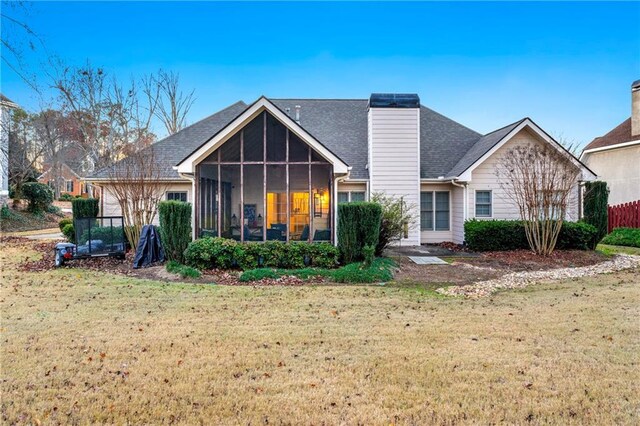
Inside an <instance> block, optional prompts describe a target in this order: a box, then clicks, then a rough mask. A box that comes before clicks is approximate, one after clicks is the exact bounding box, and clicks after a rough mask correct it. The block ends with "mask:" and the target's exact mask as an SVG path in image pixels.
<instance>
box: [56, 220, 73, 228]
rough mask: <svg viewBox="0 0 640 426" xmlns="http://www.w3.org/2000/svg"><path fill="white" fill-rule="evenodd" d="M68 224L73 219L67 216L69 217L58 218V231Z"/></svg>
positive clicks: (71, 222)
mask: <svg viewBox="0 0 640 426" xmlns="http://www.w3.org/2000/svg"><path fill="white" fill-rule="evenodd" d="M69 224H73V219H71V218H69V217H65V218H64V219H62V220H60V222H58V226H59V227H60V231H62V229H64V227H65V226H66V225H69Z"/></svg>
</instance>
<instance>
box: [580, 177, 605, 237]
mask: <svg viewBox="0 0 640 426" xmlns="http://www.w3.org/2000/svg"><path fill="white" fill-rule="evenodd" d="M584 189H585V191H584V219H583V220H584V221H585V222H586V223H588V224H590V225H593V226H595V227H596V230H597V234H596V236H595V238H594V241H593V247H591V248H592V249H595V248H596V245H598V242H599V241H600V240H602V239H603V238H604V236H605V235H607V232H608V230H609V229H608V224H609V209H608V204H609V189H607V183H606V182H601V181H595V182H586V183H585V186H584Z"/></svg>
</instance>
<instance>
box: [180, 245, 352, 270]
mask: <svg viewBox="0 0 640 426" xmlns="http://www.w3.org/2000/svg"><path fill="white" fill-rule="evenodd" d="M338 253H339V252H338V248H337V247H334V246H333V245H331V244H329V243H305V242H296V243H288V244H287V243H284V242H281V241H266V242H264V243H257V242H248V243H244V244H242V243H238V242H236V241H235V240H229V239H226V238H219V237H216V238H212V237H205V238H200V239H198V240H196V241H193V242H191V243H189V245H188V247H187V249H186V250H185V252H184V254H185V263H186V264H187V265H190V266H193V267H195V268H198V269H213V268H218V269H230V268H240V269H243V270H251V269H256V268H281V269H301V268H305V267H306V266H315V267H320V268H335V267H336V266H337V265H338Z"/></svg>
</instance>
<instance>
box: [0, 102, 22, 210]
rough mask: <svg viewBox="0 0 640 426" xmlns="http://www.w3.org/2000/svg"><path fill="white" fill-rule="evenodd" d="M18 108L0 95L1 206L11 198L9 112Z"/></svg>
mask: <svg viewBox="0 0 640 426" xmlns="http://www.w3.org/2000/svg"><path fill="white" fill-rule="evenodd" d="M15 108H18V105H17V104H16V103H15V102H13V101H12V100H11V99H9V98H7V97H6V96H4V95H3V94H1V93H0V206H2V205H4V203H5V202H6V201H7V199H8V198H9V128H10V125H9V121H10V116H9V110H11V109H15Z"/></svg>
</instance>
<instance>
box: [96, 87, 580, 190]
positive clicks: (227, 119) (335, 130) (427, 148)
mask: <svg viewBox="0 0 640 426" xmlns="http://www.w3.org/2000/svg"><path fill="white" fill-rule="evenodd" d="M261 100H264V101H262V103H261V105H263V107H264V105H270V106H269V107H270V108H272V109H274V112H275V113H277V114H279V116H280V118H281V119H283V120H284V121H287V122H289V125H292V126H293V127H295V128H297V129H298V130H299V131H301V132H302V133H305V134H307V136H308V137H309V138H310V139H312V140H315V141H317V142H318V144H319V145H320V146H321V147H322V148H323V149H325V148H326V150H328V152H329V153H330V154H331V155H335V158H337V159H338V162H340V163H341V164H345V165H348V166H350V167H351V171H350V175H349V176H350V178H351V179H368V178H369V172H368V169H367V162H368V118H367V116H368V102H369V101H368V99H277V98H276V99H271V98H260V99H258V100H257V101H256V102H254V103H253V104H251V105H247V104H245V103H244V102H242V101H240V102H237V103H235V104H233V105H231V106H229V107H227V108H225V109H223V110H221V111H220V112H218V113H216V114H213V115H211V116H209V117H207V118H205V119H203V120H201V121H199V122H197V123H194V124H192V125H191V126H189V127H187V128H185V129H183V130H181V131H180V132H178V133H176V134H174V135H171V136H169V137H167V138H165V139H163V140H161V141H159V142H157V143H155V144H154V145H152V147H150V148H147V149H154V150H155V153H154V154H155V158H156V159H157V160H158V161H160V162H161V164H162V165H163V169H164V170H165V176H164V177H165V178H166V179H180V175H179V174H178V172H177V171H176V170H175V169H174V166H177V165H179V164H182V163H183V162H184V161H185V160H187V159H188V158H189V157H191V156H194V155H196V154H197V153H198V152H199V151H202V150H205V149H208V145H209V144H210V141H214V139H216V138H218V139H220V142H222V141H223V138H222V136H221V133H223V132H226V131H228V130H229V128H230V127H232V126H230V125H231V123H233V122H239V121H238V120H241V119H242V117H244V116H245V115H247V114H249V113H250V112H251V111H250V110H252V108H253V109H255V108H256V105H258V104H259V103H260V102H261ZM296 106H299V107H300V120H299V123H297V122H295V121H294V118H293V117H295V111H296ZM274 107H275V108H274ZM527 120H528V123H530V124H529V125H530V126H534V127H535V129H537V130H536V131H538V132H539V133H544V132H543V131H542V130H541V129H539V128H538V126H536V125H535V123H533V122H531V121H530V120H529V119H527V118H524V119H522V120H519V121H517V122H515V123H512V124H510V125H508V126H505V127H503V128H500V129H498V130H495V131H493V132H491V133H488V134H486V135H484V136H483V135H481V134H480V133H477V132H475V131H473V130H471V129H469V128H467V127H465V126H463V125H461V124H459V123H457V122H455V121H453V120H451V119H449V118H447V117H445V116H443V115H442V114H439V113H437V112H435V111H433V110H431V109H429V108H427V107H425V106H422V105H421V106H420V157H421V161H420V177H421V179H438V178H439V177H441V176H444V177H446V178H454V177H460V176H461V175H462V174H463V173H465V171H468V170H469V169H470V168H471V167H473V166H474V165H475V164H476V163H478V161H480V160H482V159H483V157H484V156H485V155H487V153H489V152H490V151H491V150H492V149H494V148H495V147H496V146H498V145H499V144H500V143H501V142H503V140H504V139H505V138H506V137H507V136H508V135H509V134H510V133H511V132H513V131H514V130H515V129H516V128H518V126H520V125H522V124H523V123H524V122H525V121H527ZM234 126H235V125H234ZM543 138H544V139H545V140H548V141H551V142H552V143H555V144H556V145H557V142H555V141H553V139H552V138H550V137H549V136H548V135H546V133H544V135H543ZM558 147H559V145H558ZM203 152H204V151H203ZM200 154H201V153H200ZM198 155H199V154H198ZM574 160H575V161H576V162H578V163H577V164H580V166H582V167H584V165H582V164H581V163H579V161H578V160H577V159H575V158H574ZM572 161H573V160H572ZM180 167H181V170H182V168H183V166H182V165H181V166H180ZM107 177H108V175H107V172H106V171H105V170H102V171H99V172H97V173H96V174H95V175H94V176H93V178H98V179H100V178H107Z"/></svg>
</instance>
